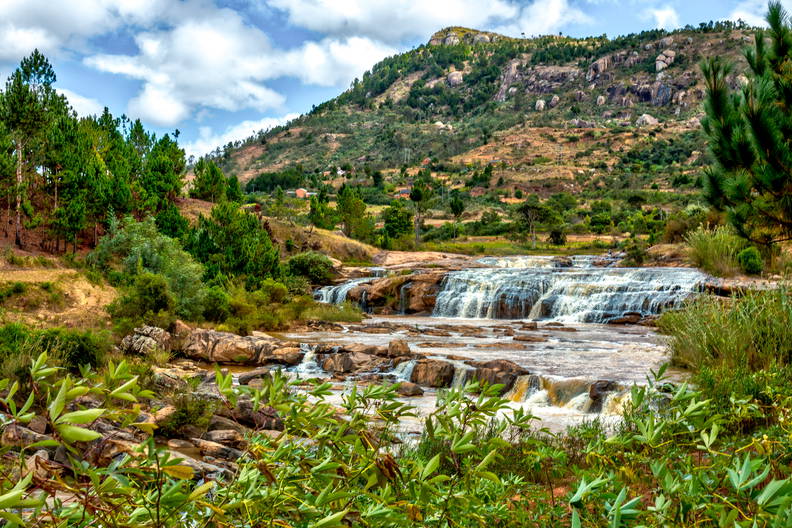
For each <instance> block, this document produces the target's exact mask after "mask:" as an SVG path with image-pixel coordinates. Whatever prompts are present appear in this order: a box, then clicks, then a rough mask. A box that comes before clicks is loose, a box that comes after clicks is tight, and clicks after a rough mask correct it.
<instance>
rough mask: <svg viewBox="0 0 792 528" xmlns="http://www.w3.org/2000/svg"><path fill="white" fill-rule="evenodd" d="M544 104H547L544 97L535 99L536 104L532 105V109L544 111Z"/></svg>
mask: <svg viewBox="0 0 792 528" xmlns="http://www.w3.org/2000/svg"><path fill="white" fill-rule="evenodd" d="M546 106H547V103H545V100H544V99H539V100H538V101H536V106H534V109H535V110H536V111H537V112H544V109H545V107H546Z"/></svg>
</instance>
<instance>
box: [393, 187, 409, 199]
mask: <svg viewBox="0 0 792 528" xmlns="http://www.w3.org/2000/svg"><path fill="white" fill-rule="evenodd" d="M393 197H394V198H398V199H400V200H409V199H410V189H398V190H397V191H396V194H394V195H393Z"/></svg>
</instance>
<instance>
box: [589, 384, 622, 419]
mask: <svg viewBox="0 0 792 528" xmlns="http://www.w3.org/2000/svg"><path fill="white" fill-rule="evenodd" d="M618 388H619V386H618V385H617V384H616V382H613V381H609V380H598V381H595V382H594V383H592V384H591V386H590V387H589V398H591V405H590V406H589V412H600V411H601V410H602V404H603V403H604V402H605V398H606V397H607V394H608V393H609V392H613V391H615V390H617V389H618Z"/></svg>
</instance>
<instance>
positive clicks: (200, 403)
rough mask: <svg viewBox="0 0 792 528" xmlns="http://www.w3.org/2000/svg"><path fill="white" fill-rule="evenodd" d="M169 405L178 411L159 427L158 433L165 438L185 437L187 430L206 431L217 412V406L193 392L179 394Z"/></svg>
mask: <svg viewBox="0 0 792 528" xmlns="http://www.w3.org/2000/svg"><path fill="white" fill-rule="evenodd" d="M168 403H169V404H170V405H172V406H174V407H175V408H176V410H175V411H174V412H173V413H172V414H170V415H169V416H168V419H167V420H164V421H163V422H161V423H160V424H159V425H158V427H159V429H158V431H157V432H158V433H159V434H161V435H163V436H164V437H165V438H177V437H181V436H184V434H183V431H184V430H185V429H187V430H189V431H194V430H195V429H198V430H202V429H204V430H205V429H206V427H207V426H208V425H209V419H210V418H211V417H212V415H213V414H214V411H215V405H214V404H213V403H212V402H211V401H210V400H207V399H206V398H202V397H201V396H200V395H196V394H194V393H191V392H184V393H181V394H177V395H175V396H174V397H172V398H171V399H170V400H169V401H168ZM188 428H189V429H188ZM192 434H195V433H192Z"/></svg>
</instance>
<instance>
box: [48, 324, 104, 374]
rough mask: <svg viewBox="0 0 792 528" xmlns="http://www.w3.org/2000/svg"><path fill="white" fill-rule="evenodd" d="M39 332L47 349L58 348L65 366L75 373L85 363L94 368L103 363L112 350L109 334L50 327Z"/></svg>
mask: <svg viewBox="0 0 792 528" xmlns="http://www.w3.org/2000/svg"><path fill="white" fill-rule="evenodd" d="M37 334H38V335H39V336H40V338H41V342H40V343H41V346H42V347H43V348H44V349H45V350H57V351H58V355H59V357H60V358H61V360H62V361H63V366H64V367H66V368H67V369H69V370H71V371H72V372H75V373H77V372H79V369H80V367H81V366H84V365H89V366H90V367H92V368H96V367H99V366H101V365H103V364H104V360H105V356H106V355H107V353H108V352H109V350H110V343H111V341H110V339H109V338H108V336H106V335H100V334H96V333H94V332H92V331H90V330H87V331H78V330H70V329H66V328H50V329H47V330H42V331H39V332H37Z"/></svg>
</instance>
